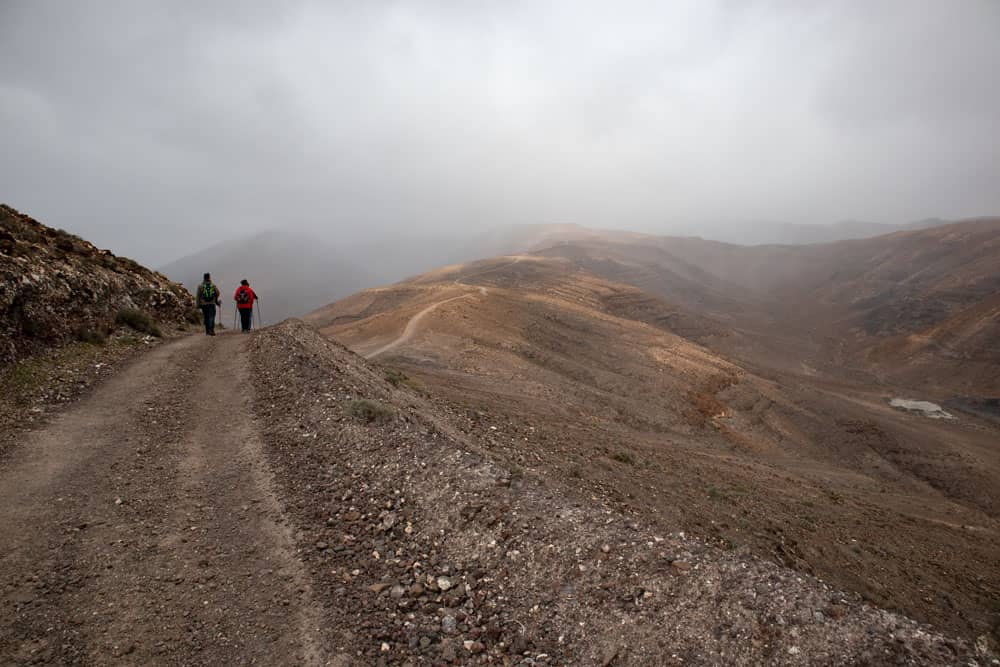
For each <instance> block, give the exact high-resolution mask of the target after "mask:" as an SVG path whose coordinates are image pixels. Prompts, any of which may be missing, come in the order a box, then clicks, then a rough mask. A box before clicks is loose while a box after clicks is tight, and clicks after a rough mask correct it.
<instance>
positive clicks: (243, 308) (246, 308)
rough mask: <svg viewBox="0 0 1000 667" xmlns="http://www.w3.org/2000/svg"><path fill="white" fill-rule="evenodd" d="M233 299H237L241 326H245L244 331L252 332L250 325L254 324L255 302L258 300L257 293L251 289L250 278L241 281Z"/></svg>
mask: <svg viewBox="0 0 1000 667" xmlns="http://www.w3.org/2000/svg"><path fill="white" fill-rule="evenodd" d="M233 300H234V301H236V309H237V310H238V311H239V313H240V326H241V327H242V328H243V333H250V327H251V325H252V324H253V303H254V301H256V300H257V295H256V294H254V291H253V290H252V289H250V281H249V280H247V279H246V278H244V279H243V280H241V281H240V286H239V287H237V288H236V292H235V293H234V294H233Z"/></svg>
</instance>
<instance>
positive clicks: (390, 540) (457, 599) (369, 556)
mask: <svg viewBox="0 0 1000 667" xmlns="http://www.w3.org/2000/svg"><path fill="white" fill-rule="evenodd" d="M250 345H251V356H252V362H253V377H254V378H255V401H254V402H255V411H256V413H257V415H258V417H260V418H261V422H262V423H263V424H264V425H265V426H264V429H265V431H264V438H265V443H266V451H267V454H268V457H269V459H270V461H271V463H272V465H273V467H274V469H275V471H276V476H277V478H278V480H279V486H280V487H281V493H282V494H283V495H285V496H286V502H287V507H288V508H289V511H290V513H291V515H292V517H293V523H294V527H295V529H296V539H297V540H298V544H299V547H300V549H301V552H300V553H301V557H302V558H303V559H304V560H305V561H306V562H307V564H308V567H309V571H310V573H311V588H312V589H313V590H314V591H316V593H317V595H319V596H320V597H321V598H322V599H325V600H327V601H329V603H330V607H328V608H327V612H328V613H329V614H330V615H331V619H330V622H332V623H334V625H335V627H336V628H337V630H338V632H339V633H340V635H341V636H342V638H343V639H342V641H343V642H344V645H343V646H342V649H343V650H344V651H345V652H346V653H347V655H349V656H350V660H352V661H355V662H360V663H365V664H408V665H415V664H440V663H441V662H444V663H448V664H517V665H538V664H586V665H591V664H595V665H611V664H615V665H625V664H635V665H648V664H682V663H683V664H709V663H719V662H725V663H728V664H760V663H763V662H768V663H773V664H818V663H819V664H857V663H866V662H867V663H894V662H899V663H911V664H949V663H955V662H964V661H972V660H975V659H977V656H976V654H975V650H974V649H973V648H971V647H970V646H969V645H968V644H966V643H965V642H963V641H961V640H951V639H946V638H944V637H942V636H940V635H938V634H935V633H933V632H930V631H929V630H928V629H926V628H921V627H918V626H917V625H916V624H915V623H913V622H912V621H908V620H906V619H904V618H902V617H900V616H896V615H894V614H891V613H888V612H885V611H880V610H877V609H875V608H873V607H870V606H868V605H867V604H865V603H863V602H861V601H860V600H859V599H858V598H857V597H856V596H854V595H850V594H845V593H842V592H839V591H836V590H834V589H833V588H831V587H829V586H828V585H826V584H824V583H822V582H820V581H818V580H816V579H814V578H812V577H810V576H807V575H803V574H800V573H797V572H794V571H792V570H788V569H784V568H781V567H779V566H776V565H774V564H772V563H770V562H767V561H764V560H760V559H757V558H755V557H752V556H751V555H749V554H748V553H746V552H744V551H741V550H728V551H727V550H722V549H719V548H717V547H715V546H712V545H710V544H708V543H706V542H704V541H702V540H699V539H696V538H693V537H691V536H688V535H686V534H685V533H683V532H679V531H671V530H663V529H662V528H663V527H662V526H660V527H654V526H653V525H651V524H648V523H646V522H645V521H644V520H642V519H641V518H638V517H637V516H636V515H634V514H632V513H630V512H627V511H626V512H623V511H620V510H619V509H617V508H615V507H614V505H613V504H612V503H609V502H607V501H606V500H604V499H601V498H600V497H598V496H592V495H591V494H588V493H579V492H578V491H577V490H574V487H573V486H572V485H570V484H566V483H564V482H563V481H561V480H560V479H559V478H557V477H548V476H537V475H535V474H532V473H530V472H525V470H524V469H522V468H521V467H518V466H512V465H509V464H502V463H500V461H501V460H502V459H498V458H495V457H493V456H492V455H489V454H487V453H486V451H487V450H488V449H490V448H491V447H492V445H490V444H489V443H488V442H487V440H488V437H486V436H483V437H482V438H477V437H473V436H471V435H469V434H466V433H463V432H462V430H461V429H460V428H458V424H459V423H460V422H464V421H465V414H464V412H461V413H459V412H454V411H450V410H449V409H448V408H446V407H444V406H441V405H432V404H431V403H430V402H429V401H428V400H427V399H426V398H425V397H423V396H421V395H419V394H418V393H416V392H414V391H413V390H412V389H411V388H409V387H407V386H406V385H407V383H406V382H403V381H401V378H402V376H400V375H399V374H393V373H390V372H387V371H383V370H382V369H380V368H378V367H375V366H372V365H370V364H369V363H367V362H365V361H364V360H363V359H361V358H360V357H358V356H356V355H354V354H353V353H351V352H349V351H348V350H347V349H345V348H343V347H342V346H340V345H338V344H336V343H333V342H330V341H329V340H326V339H323V338H321V337H320V336H319V335H318V334H317V333H316V332H315V331H314V330H312V329H310V328H309V327H307V326H306V325H304V324H302V323H300V322H294V321H292V322H287V323H284V324H282V325H279V326H277V327H274V328H272V329H269V330H266V331H264V332H262V333H261V334H259V335H258V336H257V337H255V338H254V339H253V340H252V341H251V343H250ZM480 419H482V420H483V421H484V422H486V423H489V421H490V420H491V416H490V414H489V413H488V412H482V413H480ZM497 423H498V424H500V425H501V426H499V427H498V426H493V427H490V428H488V429H487V430H486V432H487V433H488V434H490V436H489V437H498V436H501V435H502V432H500V433H498V428H502V427H503V423H502V422H500V421H498V422H497ZM984 657H985V654H979V656H978V658H984Z"/></svg>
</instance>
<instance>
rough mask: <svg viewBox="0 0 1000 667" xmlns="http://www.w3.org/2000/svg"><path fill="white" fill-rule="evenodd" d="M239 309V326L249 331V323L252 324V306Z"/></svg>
mask: <svg viewBox="0 0 1000 667" xmlns="http://www.w3.org/2000/svg"><path fill="white" fill-rule="evenodd" d="M239 311H240V326H242V327H243V330H244V331H250V325H251V324H253V308H240V309H239Z"/></svg>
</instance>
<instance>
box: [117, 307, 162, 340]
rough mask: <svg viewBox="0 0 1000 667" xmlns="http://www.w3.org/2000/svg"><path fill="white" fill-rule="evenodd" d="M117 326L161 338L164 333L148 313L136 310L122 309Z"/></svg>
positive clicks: (119, 312)
mask: <svg viewBox="0 0 1000 667" xmlns="http://www.w3.org/2000/svg"><path fill="white" fill-rule="evenodd" d="M115 324H120V325H124V326H127V327H129V328H131V329H134V330H136V331H138V332H139V333H145V334H149V335H150V336H156V337H157V338H160V337H161V336H163V332H162V331H160V328H159V327H158V326H156V323H155V322H153V320H152V319H151V318H150V317H149V315H147V314H146V313H144V312H142V311H141V310H138V309H136V308H122V309H121V310H119V311H118V315H117V316H115Z"/></svg>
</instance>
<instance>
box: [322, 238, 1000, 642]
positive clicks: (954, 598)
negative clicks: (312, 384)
mask: <svg viewBox="0 0 1000 667" xmlns="http://www.w3.org/2000/svg"><path fill="white" fill-rule="evenodd" d="M576 247H577V248H578V247H579V246H576ZM567 249H569V250H572V247H571V246H567V247H566V248H560V249H559V251H558V252H556V250H553V251H551V252H547V253H544V254H546V255H553V254H555V255H558V256H557V257H551V256H550V257H543V256H530V255H529V256H518V257H508V258H497V259H495V260H490V261H483V262H476V263H473V264H470V265H462V266H454V267H445V268H443V269H441V270H439V271H436V272H432V273H430V274H426V275H424V276H421V277H418V278H415V279H413V280H411V281H407V282H404V283H400V284H398V285H395V286H392V287H388V288H379V289H374V290H368V291H365V292H362V293H359V294H357V295H355V296H353V297H351V298H349V299H346V300H344V301H342V302H338V303H336V304H333V305H331V306H329V307H327V308H324V309H321V310H320V311H317V312H315V313H313V314H312V315H311V316H310V317H309V321H310V322H311V323H313V324H314V325H315V326H318V327H319V328H320V330H321V331H322V332H324V333H325V334H327V335H328V336H332V337H334V338H336V339H337V340H340V341H343V342H344V343H345V344H347V345H349V346H351V347H353V348H354V349H356V350H357V351H359V352H361V353H363V354H369V355H372V356H375V357H376V358H378V359H379V360H380V361H381V362H382V363H385V364H389V365H390V366H391V367H393V368H397V369H399V371H401V372H402V373H403V374H405V376H409V377H410V378H413V380H414V382H416V383H417V384H418V385H419V386H421V387H424V388H426V390H427V391H428V392H429V394H430V395H431V396H435V397H439V399H440V400H441V401H442V404H444V405H448V406H460V408H461V409H462V410H465V411H466V412H467V414H468V415H469V417H468V421H467V422H466V424H465V426H464V428H465V429H466V430H467V431H468V432H470V433H483V434H484V435H486V436H487V438H488V439H487V442H489V443H490V446H491V451H492V452H494V454H495V455H497V456H500V457H503V458H505V459H506V460H508V461H510V462H511V464H512V465H518V466H524V467H526V468H528V469H533V470H537V471H538V472H539V474H542V475H545V476H552V477H555V478H559V479H563V480H566V482H567V483H569V484H570V485H575V486H576V487H577V488H580V489H585V490H587V492H589V493H592V494H595V495H596V496H597V497H602V498H607V499H608V500H609V502H612V503H614V504H615V505H616V506H618V507H622V508H627V509H628V510H629V511H634V512H637V513H640V514H641V515H643V516H646V517H648V518H650V520H652V521H656V522H659V525H664V526H679V527H683V528H684V529H686V530H690V531H692V532H694V533H696V534H699V535H703V536H709V537H711V538H712V539H714V540H719V541H720V543H722V544H728V545H732V546H747V547H750V548H753V549H754V550H756V551H757V552H758V553H761V554H768V555H771V556H774V557H777V558H779V559H780V560H781V561H782V562H784V563H787V564H789V565H793V566H795V567H798V568H800V569H802V570H805V571H808V572H814V573H818V574H821V575H822V576H823V577H826V578H829V579H831V580H833V581H836V582H837V583H838V584H839V585H842V586H845V587H848V588H851V589H853V590H857V591H860V592H862V593H863V594H864V595H865V596H866V597H868V599H870V600H873V601H876V602H878V603H879V604H882V605H886V606H890V607H893V608H900V609H904V610H906V612H907V613H910V614H913V615H915V616H916V617H918V618H921V619H923V620H927V621H930V622H934V623H937V624H939V625H940V626H941V627H947V628H950V629H953V630H955V631H959V632H962V633H969V634H978V633H982V632H988V631H990V629H991V628H994V627H995V624H996V623H997V621H998V618H997V615H996V614H997V612H996V610H995V609H994V604H993V600H995V596H996V593H997V591H998V590H1000V569H998V568H996V567H994V566H993V565H985V564H986V563H996V562H1000V561H998V559H997V555H998V552H997V547H996V544H997V539H998V535H1000V521H998V518H1000V496H998V495H997V488H996V484H995V479H996V478H997V476H998V475H1000V454H998V452H997V451H996V448H995V446H994V445H995V442H996V440H997V438H998V435H1000V432H998V429H997V427H996V425H995V424H991V423H990V422H988V421H983V420H981V419H979V418H977V417H976V416H974V415H971V414H969V415H965V414H963V417H962V419H960V420H952V421H948V420H944V421H932V420H929V419H927V418H926V417H923V416H920V415H917V414H907V413H903V412H900V411H898V410H895V409H893V408H891V407H890V406H889V405H888V399H889V398H890V397H892V396H893V395H894V393H893V388H892V387H891V386H889V385H884V386H877V387H876V386H871V385H865V384H860V385H859V384H852V383H849V382H845V381H843V380H837V379H836V378H824V377H823V376H820V375H817V374H816V371H815V370H812V371H810V370H809V369H808V368H798V372H797V373H795V374H786V373H784V372H781V371H779V370H774V369H771V370H767V369H766V368H762V367H761V366H760V365H758V364H756V363H755V364H750V365H747V364H744V363H743V362H742V361H741V359H740V358H739V357H738V356H733V355H731V354H724V355H720V354H719V352H717V351H713V349H714V347H715V346H719V345H720V341H721V342H725V341H728V340H730V339H732V338H734V337H735V338H737V339H738V340H739V341H740V345H741V346H743V345H750V344H752V343H753V341H754V339H753V337H752V332H750V333H748V332H739V331H736V332H733V331H728V332H727V329H726V327H725V326H724V325H723V324H721V320H720V319H718V318H717V317H715V316H714V314H712V315H701V314H697V313H692V312H691V310H690V309H689V308H691V305H690V304H693V303H696V302H692V301H690V300H687V299H685V301H686V303H685V305H684V306H679V305H672V304H670V303H669V302H666V301H663V300H661V299H659V298H657V297H655V296H652V295H651V294H649V293H646V292H643V291H641V290H638V289H637V288H635V287H633V286H631V285H625V284H622V283H618V282H612V281H609V280H607V279H606V278H602V277H600V276H599V275H596V274H595V268H596V269H600V268H601V267H602V266H604V267H605V268H604V271H605V273H607V274H610V273H611V271H610V270H609V269H607V266H608V264H607V262H608V261H610V260H607V258H605V260H604V262H605V263H603V264H602V261H601V260H600V259H599V258H596V257H595V254H594V251H593V250H592V249H591V250H589V251H588V252H587V253H585V255H584V259H583V260H581V259H580V254H579V253H576V252H575V251H573V252H565V250H567ZM613 261H614V262H615V263H616V264H617V263H621V262H620V260H619V259H615V260H613ZM632 271H633V272H631V273H630V272H629V271H618V270H617V268H616V273H615V275H616V276H622V277H625V276H629V275H637V273H635V272H634V271H635V270H634V269H633V270H632ZM639 271H640V273H639V274H641V275H650V276H653V275H655V272H654V271H652V270H651V269H650V268H649V267H648V266H647V265H643V266H641V267H640V270H639ZM672 275H677V272H675V273H673V274H672ZM692 284H693V281H692ZM623 303H625V304H629V305H633V304H640V305H641V307H622V304H623ZM650 312H654V313H662V315H654V316H652V317H650V316H649V313H650ZM677 322H680V323H682V324H681V325H680V326H677V325H676V323H677ZM698 341H701V342H698ZM722 347H724V345H723V346H722ZM483 415H493V417H491V419H492V420H496V419H497V417H498V416H500V415H502V421H501V422H500V423H494V422H493V421H491V420H488V419H486V418H484V416H483ZM494 426H495V427H497V431H498V432H495V433H494V432H493V431H492V430H491V429H492V428H493V427H494ZM942 551H947V552H948V553H949V554H951V556H950V557H949V559H947V561H944V562H942V561H941V560H940V559H939V558H938V556H937V555H936V554H938V553H941V552H942Z"/></svg>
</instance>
